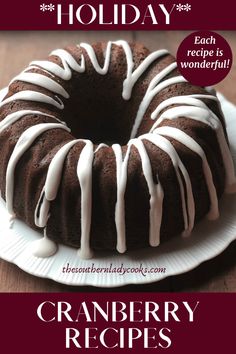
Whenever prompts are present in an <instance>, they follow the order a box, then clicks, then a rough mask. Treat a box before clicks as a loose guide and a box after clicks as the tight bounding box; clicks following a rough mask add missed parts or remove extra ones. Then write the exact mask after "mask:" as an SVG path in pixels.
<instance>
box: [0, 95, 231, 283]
mask: <svg viewBox="0 0 236 354" xmlns="http://www.w3.org/2000/svg"><path fill="white" fill-rule="evenodd" d="M219 98H220V100H221V102H222V109H223V111H224V113H225V116H226V121H227V130H228V134H229V140H230V145H231V150H232V154H233V158H234V161H235V165H236V139H235V137H236V107H235V106H234V105H233V104H232V103H230V102H228V101H227V100H226V99H225V98H224V97H223V96H222V95H219ZM0 99H1V97H0ZM220 211H221V216H220V218H219V220H217V221H214V222H209V221H207V220H203V221H201V222H200V223H199V224H198V225H197V226H196V227H195V229H194V232H193V233H192V235H191V237H189V238H187V239H182V238H181V237H176V238H175V239H173V240H171V241H170V242H168V243H166V244H164V245H161V246H159V247H158V248H155V249H143V250H140V251H133V252H129V253H127V254H125V255H119V254H116V253H111V252H104V253H101V252H98V253H96V254H95V258H94V259H92V260H81V259H80V258H79V256H78V254H77V251H76V249H73V248H70V247H66V246H62V245H61V246H59V250H58V252H57V253H56V254H55V255H54V256H52V257H49V258H37V257H34V256H32V254H31V251H30V248H31V244H32V241H34V240H36V239H38V238H40V237H42V236H41V235H40V234H39V233H37V232H35V231H32V230H31V229H30V228H29V227H28V226H26V225H25V224H24V223H23V222H21V221H19V220H16V221H15V223H14V227H13V228H12V229H9V219H8V215H7V212H6V209H5V206H4V203H3V201H1V202H0V220H1V225H0V257H1V258H3V259H5V260H6V261H8V262H12V263H14V264H16V265H17V266H19V267H20V268H21V269H23V270H24V271H26V272H28V273H30V274H33V275H35V276H39V277H46V278H49V279H53V280H55V281H57V282H59V283H62V284H68V285H80V286H82V285H83V286H84V285H93V286H97V287H118V286H122V285H127V284H144V283H150V282H155V281H159V280H161V279H163V278H165V277H167V276H171V275H176V274H180V273H184V272H187V271H189V270H191V269H193V268H195V267H197V266H198V265H199V264H200V263H202V262H204V261H206V260H208V259H211V258H213V257H215V256H217V255H218V254H220V253H221V252H222V251H223V250H224V249H225V248H226V247H227V246H228V245H229V244H230V243H231V242H232V241H233V240H235V239H236V195H231V196H224V197H223V198H222V199H221V201H220ZM67 264H69V267H70V268H74V269H75V270H74V271H76V268H77V272H74V273H72V272H70V273H68V272H63V267H66V266H67ZM140 267H142V269H143V272H141V271H140V270H139V269H140ZM89 268H90V270H89ZM95 268H96V270H97V271H96V272H95V271H94V269H95ZM145 268H146V269H147V272H146V273H145ZM157 268H165V272H161V273H160V272H158V271H157ZM92 269H93V271H92ZM98 269H100V270H98ZM124 269H127V272H126V273H125V274H122V273H120V272H121V271H122V270H124ZM154 269H155V270H154ZM111 270H113V272H111ZM115 270H116V271H115Z"/></svg>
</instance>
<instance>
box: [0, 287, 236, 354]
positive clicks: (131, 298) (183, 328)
mask: <svg viewBox="0 0 236 354" xmlns="http://www.w3.org/2000/svg"><path fill="white" fill-rule="evenodd" d="M0 297H1V301H0V311H1V312H0V313H1V344H0V346H1V353H10V354H11V353H17V352H20V353H24V354H28V353H34V354H37V353H59V354H60V353H70V352H72V353H106V352H108V351H109V352H113V353H137V352H139V353H142V352H147V351H148V353H175V354H178V353H182V354H183V353H184V354H185V353H191V354H195V353H200V352H202V353H211V354H212V353H219V354H220V353H226V354H231V353H235V350H236V349H235V345H236V342H235V328H236V294H235V293H115V292H100V293H17V294H16V293H14V294H6V293H2V294H0Z"/></svg>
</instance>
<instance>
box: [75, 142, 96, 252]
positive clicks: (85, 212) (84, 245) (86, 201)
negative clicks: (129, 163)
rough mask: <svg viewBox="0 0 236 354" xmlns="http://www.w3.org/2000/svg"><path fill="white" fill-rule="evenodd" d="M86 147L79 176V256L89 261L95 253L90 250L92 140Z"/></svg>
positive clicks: (79, 167) (82, 155)
mask: <svg viewBox="0 0 236 354" xmlns="http://www.w3.org/2000/svg"><path fill="white" fill-rule="evenodd" d="M83 142H84V143H85V146H84V148H83V150H82V151H81V154H80V157H79V161H78V165H77V175H78V178H79V182H80V188H81V239H80V250H79V255H80V257H81V258H84V259H89V258H91V257H92V255H93V252H92V250H91V248H90V228H91V217H92V168H93V157H94V154H93V143H92V142H91V141H90V140H83Z"/></svg>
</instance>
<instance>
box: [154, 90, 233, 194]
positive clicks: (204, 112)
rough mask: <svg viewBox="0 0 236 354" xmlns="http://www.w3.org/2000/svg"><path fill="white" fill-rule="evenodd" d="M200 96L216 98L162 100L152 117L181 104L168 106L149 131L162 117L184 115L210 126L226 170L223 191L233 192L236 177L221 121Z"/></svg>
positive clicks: (155, 126) (177, 97)
mask: <svg viewBox="0 0 236 354" xmlns="http://www.w3.org/2000/svg"><path fill="white" fill-rule="evenodd" d="M200 98H202V99H204V98H207V99H211V100H217V98H216V97H215V96H210V95H187V96H176V97H171V98H169V99H167V100H165V101H163V102H162V103H161V104H160V105H159V106H158V107H157V108H156V110H155V111H154V112H153V114H152V119H155V118H156V117H157V116H158V114H159V113H160V112H161V111H162V110H163V109H165V108H167V107H169V106H171V105H175V104H181V106H177V107H174V108H169V109H167V110H166V111H164V112H163V113H162V114H161V115H160V116H159V118H158V119H157V120H156V122H155V123H154V124H153V126H152V128H151V130H150V132H153V131H154V130H155V129H156V128H157V127H158V126H159V125H160V124H161V123H162V122H163V120H164V119H176V118H179V117H185V118H187V119H192V120H196V121H199V122H201V123H204V124H206V125H208V126H210V127H211V129H213V130H214V131H215V133H216V137H217V140H218V143H219V144H218V145H219V148H220V151H221V155H222V160H223V164H224V168H225V172H226V181H225V192H226V193H235V192H236V178H235V173H234V164H233V159H232V156H231V153H230V149H229V146H228V143H227V141H226V139H225V134H224V130H223V127H222V124H221V121H220V119H219V118H218V117H217V116H216V115H215V114H214V112H213V111H211V110H210V109H209V108H208V106H207V105H206V104H205V103H204V102H203V101H201V100H200Z"/></svg>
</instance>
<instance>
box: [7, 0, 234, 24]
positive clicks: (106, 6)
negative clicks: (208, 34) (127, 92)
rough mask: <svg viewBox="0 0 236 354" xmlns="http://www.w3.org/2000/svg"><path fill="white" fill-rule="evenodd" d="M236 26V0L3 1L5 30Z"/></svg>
mask: <svg viewBox="0 0 236 354" xmlns="http://www.w3.org/2000/svg"><path fill="white" fill-rule="evenodd" d="M200 29H201V30H236V18H235V1H233V0H225V1H223V2H222V1H213V0H209V1H202V0H180V1H170V0H160V1H154V0H142V1H134V0H127V1H118V0H109V1H101V0H100V1H97V0H86V1H84V0H58V1H55V0H34V1H32V0H22V1H7V2H6V1H4V2H3V1H2V2H1V11H0V30H200Z"/></svg>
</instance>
